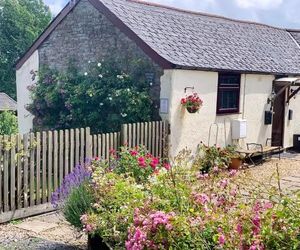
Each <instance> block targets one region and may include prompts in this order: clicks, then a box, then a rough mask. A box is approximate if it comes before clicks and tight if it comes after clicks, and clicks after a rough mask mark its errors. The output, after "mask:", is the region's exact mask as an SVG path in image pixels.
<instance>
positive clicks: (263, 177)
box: [245, 159, 300, 183]
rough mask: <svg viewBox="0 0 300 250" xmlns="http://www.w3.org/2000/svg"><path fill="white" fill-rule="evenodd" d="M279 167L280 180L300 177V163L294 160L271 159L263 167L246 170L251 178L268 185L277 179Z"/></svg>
mask: <svg viewBox="0 0 300 250" xmlns="http://www.w3.org/2000/svg"><path fill="white" fill-rule="evenodd" d="M277 167H278V170H279V176H280V178H281V179H282V178H284V177H290V176H300V161H299V160H293V159H281V160H278V159H271V160H269V161H267V162H265V163H264V164H262V165H259V166H255V167H251V168H249V169H247V170H245V173H246V174H247V176H248V177H249V178H252V179H254V180H257V181H260V182H263V183H267V182H269V181H270V179H272V178H273V179H274V178H275V177H276V172H277Z"/></svg>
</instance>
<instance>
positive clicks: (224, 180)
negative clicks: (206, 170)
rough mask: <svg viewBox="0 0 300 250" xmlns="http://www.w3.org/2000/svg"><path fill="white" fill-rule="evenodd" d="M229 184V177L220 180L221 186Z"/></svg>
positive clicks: (224, 186)
mask: <svg viewBox="0 0 300 250" xmlns="http://www.w3.org/2000/svg"><path fill="white" fill-rule="evenodd" d="M228 184H229V181H228V180H227V179H223V180H221V181H220V182H219V186H220V187H221V188H226V187H227V186H228Z"/></svg>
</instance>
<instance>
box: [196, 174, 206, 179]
mask: <svg viewBox="0 0 300 250" xmlns="http://www.w3.org/2000/svg"><path fill="white" fill-rule="evenodd" d="M196 177H197V179H198V180H204V179H207V178H208V174H201V173H198V174H197V175H196Z"/></svg>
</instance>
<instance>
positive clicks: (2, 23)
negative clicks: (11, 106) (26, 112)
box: [0, 0, 51, 98]
mask: <svg viewBox="0 0 300 250" xmlns="http://www.w3.org/2000/svg"><path fill="white" fill-rule="evenodd" d="M50 20H51V13H50V11H49V8H48V7H47V6H46V5H45V4H44V2H43V1H42V0H0V92H5V93H7V94H9V95H10V96H12V97H13V98H16V84H15V69H14V64H15V63H16V61H17V59H18V58H19V57H20V56H21V55H22V54H23V53H24V52H25V51H26V50H27V49H28V48H29V46H30V45H31V44H32V42H33V41H34V40H35V39H36V38H37V36H38V35H39V34H40V33H41V32H42V31H43V30H44V29H45V27H46V26H47V25H48V23H49V22H50Z"/></svg>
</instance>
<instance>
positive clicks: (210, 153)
mask: <svg viewBox="0 0 300 250" xmlns="http://www.w3.org/2000/svg"><path fill="white" fill-rule="evenodd" d="M229 163H230V157H229V154H228V149H227V148H225V149H224V148H220V147H217V146H212V147H208V146H206V145H204V144H200V146H199V148H198V152H197V155H196V157H195V165H197V166H200V169H201V171H202V172H203V173H208V172H210V171H211V170H213V169H214V168H217V169H219V168H222V169H224V168H227V166H228V164H229Z"/></svg>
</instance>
